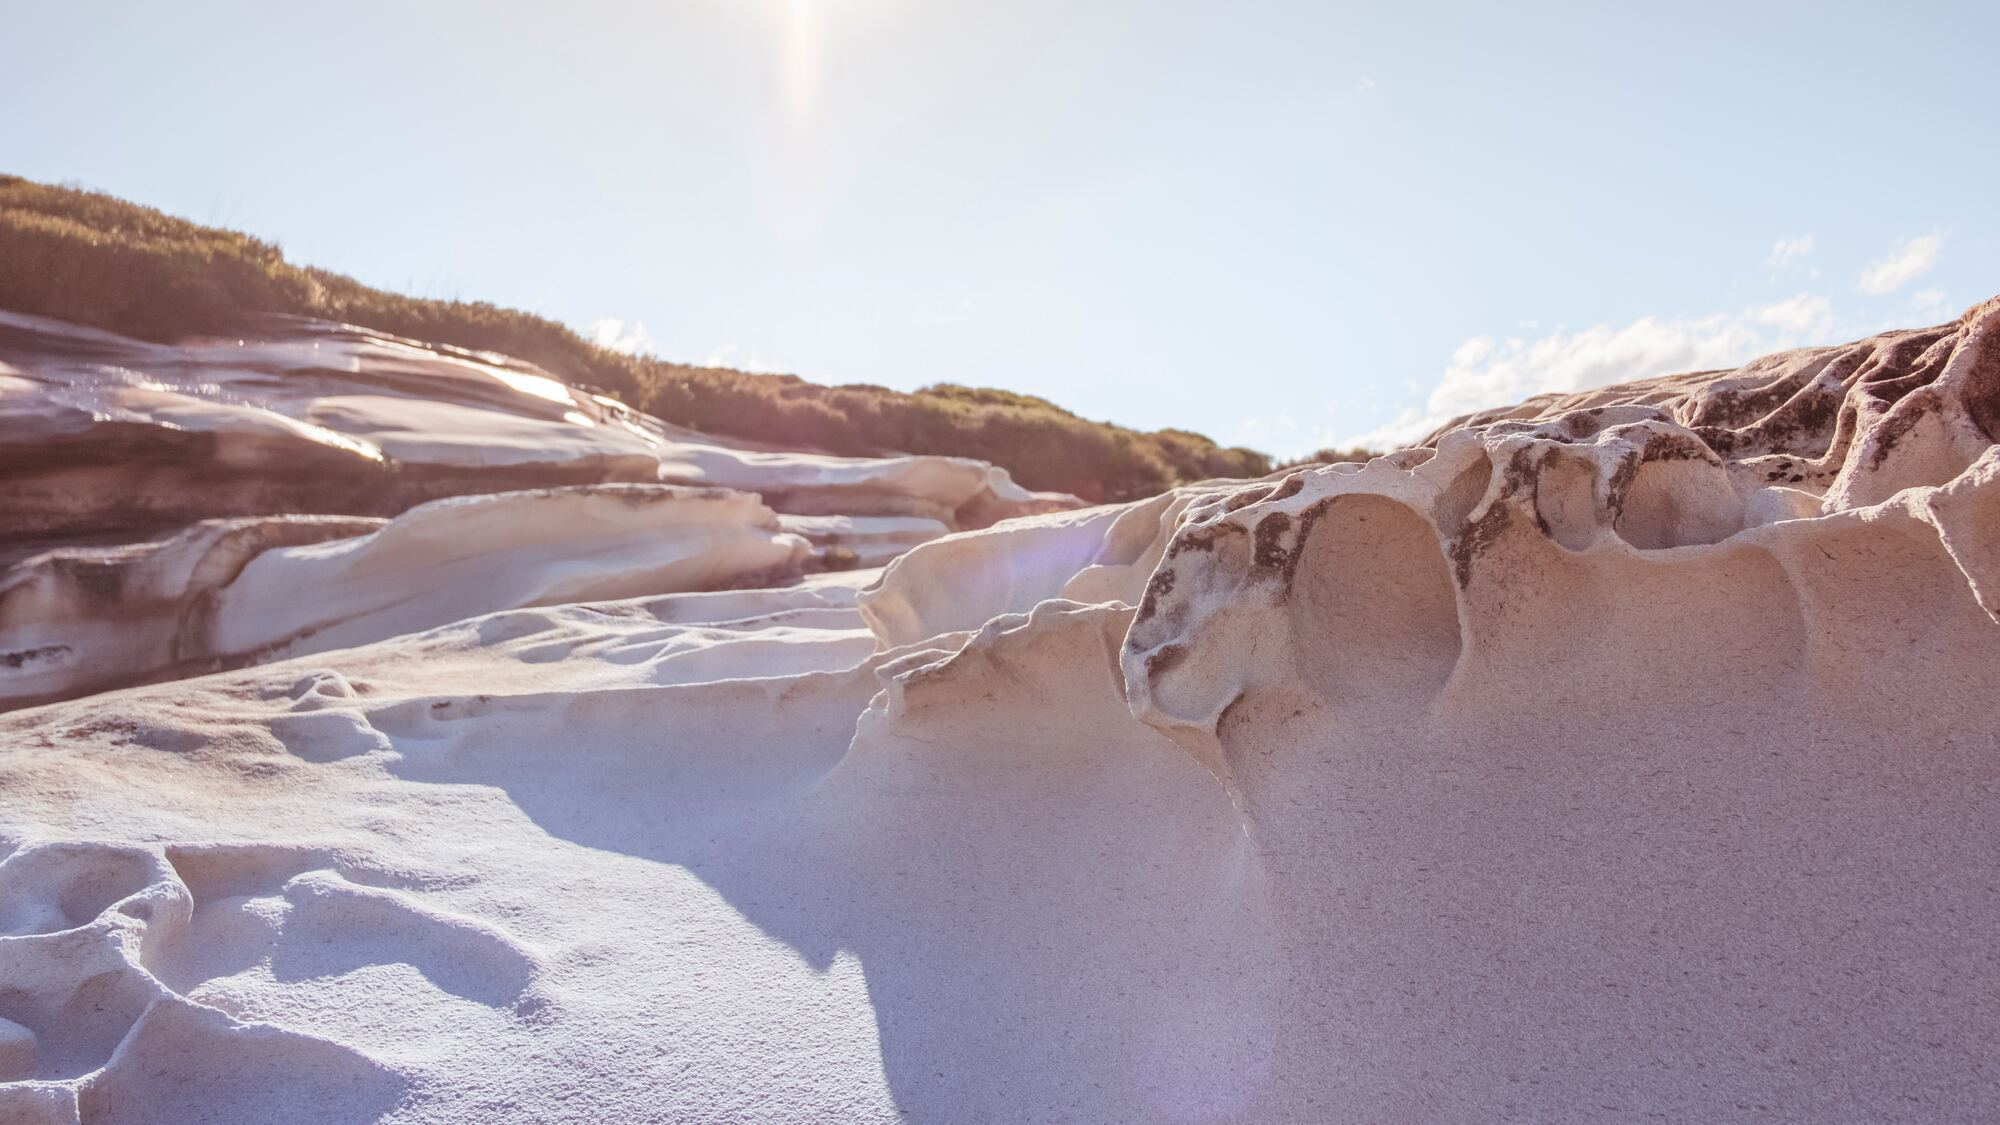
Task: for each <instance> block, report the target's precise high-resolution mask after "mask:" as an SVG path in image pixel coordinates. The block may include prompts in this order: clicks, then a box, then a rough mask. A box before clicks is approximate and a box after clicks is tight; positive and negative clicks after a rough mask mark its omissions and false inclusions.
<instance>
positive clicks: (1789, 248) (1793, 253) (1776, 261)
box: [1764, 234, 1819, 270]
mask: <svg viewBox="0 0 2000 1125" xmlns="http://www.w3.org/2000/svg"><path fill="white" fill-rule="evenodd" d="M1818 242H1819V239H1818V237H1817V236H1815V235H1812V234H1802V235H1799V236H1798V237H1796V238H1781V239H1779V240H1778V241H1777V242H1776V243H1775V244H1773V245H1772V247H1771V256H1770V257H1768V258H1766V259H1764V264H1765V265H1767V266H1769V267H1771V268H1772V269H1774V270H1781V269H1784V268H1786V267H1787V266H1790V265H1793V264H1795V263H1797V262H1798V261H1799V259H1801V258H1804V257H1805V256H1806V255H1807V254H1810V253H1812V252H1813V246H1814V245H1816V244H1817V243H1818Z"/></svg>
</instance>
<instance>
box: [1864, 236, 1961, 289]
mask: <svg viewBox="0 0 2000 1125" xmlns="http://www.w3.org/2000/svg"><path fill="white" fill-rule="evenodd" d="M1942 249H1944V239H1943V238H1942V237H1940V236H1938V235H1935V234H1926V235H1923V236H1922V237H1919V238H1906V239H1904V240H1902V241H1901V242H1898V243H1897V244H1896V245H1895V247H1894V248H1892V249H1891V250H1890V251H1889V252H1888V253H1887V254H1885V255H1883V256H1882V257H1881V258H1880V259H1878V260H1876V261H1874V262H1872V263H1870V264H1869V266H1868V268H1867V269H1865V270H1862V271H1861V279H1860V282H1859V285H1860V287H1861V291H1862V292H1863V293H1893V292H1895V291H1896V290H1898V289H1901V288H1902V287H1903V286H1905V285H1908V284H1909V283H1910V282H1912V281H1915V280H1916V279H1917V278H1918V277H1921V276H1922V275H1923V274H1924V272H1925V271H1926V270H1928V269H1930V268H1931V266H1933V265H1935V264H1936V263H1937V257H1938V251H1940V250H1942Z"/></svg>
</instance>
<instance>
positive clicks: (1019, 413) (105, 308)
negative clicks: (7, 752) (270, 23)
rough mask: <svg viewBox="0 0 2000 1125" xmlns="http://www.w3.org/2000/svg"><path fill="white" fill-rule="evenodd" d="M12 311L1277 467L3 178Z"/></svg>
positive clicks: (793, 420) (1, 212) (1132, 485)
mask: <svg viewBox="0 0 2000 1125" xmlns="http://www.w3.org/2000/svg"><path fill="white" fill-rule="evenodd" d="M0 308H5V309H10V310H13V311H15V312H23V313H32V314H35V315H38V316H48V317H55V318H59V319H62V320H67V321H71V322H74V323H78V324H86V325H90V326H93V327H96V328H103V329H106V330H109V331H112V332H118V333H122V334H124V335H128V336H136V337H139V338H142V339H147V340H173V339H176V338H180V337H185V336H192V335H205V334H213V333H227V332H230V331H233V330H235V329H237V328H240V327H241V326H243V325H244V323H245V322H246V320H247V319H248V318H251V317H255V316H257V315H260V314H270V313H280V314H294V315H300V316H313V317H321V318H325V319H328V320H336V321H342V322H345V323H349V324H358V325H362V326H364V327H368V328H373V329H376V330H378V331H382V332H389V333H393V334H395V335H399V336H408V337H411V338H414V339H419V340H430V341H436V342H438V343H444V344H452V345H455V346H458V347H463V348H475V349H480V350H485V351H496V352H504V353H506V354H508V355H512V356H518V357H520V358H521V359H525V360H527V361H529V362H531V363H534V364H537V365H539V366H541V367H543V368H545V369H547V370H548V371H550V372H551V373H553V374H555V375H557V376H559V377H561V378H563V379H567V380H569V381H570V382H572V383H576V384H579V385H586V386H592V387H596V388H598V389H600V390H603V391H605V392H607V393H610V394H614V395H616V396H618V397H619V398H621V399H623V400H625V401H626V402H628V403H631V404H632V405H634V406H637V407H639V408H640V409H642V410H646V411H649V412H651V413H652V414H654V415H657V416H658V417H660V418H662V419H665V420H666V421H668V422H673V423H676V424H678V425H682V426H687V427H690V428H692V429H697V430H703V431H706V432H709V433H717V434H731V435H734V436H737V437H744V438H751V439H754V440H757V441H764V442H772V443H777V444H783V445H793V446H806V447H812V448H817V449H823V450H826V451H828V452H832V453H839V454H848V455H856V456H863V455H875V454H881V453H888V452H905V453H938V454H951V455H956V456H962V457H977V458H979V459H981V460H985V461H991V462H993V463H994V464H996V465H1001V466H1003V467H1005V468H1006V469H1008V470H1009V471H1011V472H1012V473H1013V474H1014V477H1015V479H1017V480H1019V481H1020V482H1021V483H1022V484H1024V485H1026V486H1028V487H1030V488H1044V489H1061V490H1063V491H1067V492H1075V493H1077V494H1079V495H1082V496H1085V497H1087V498H1090V499H1105V500H1123V499H1130V498H1134V497H1139V496H1147V495H1151V494H1153V493H1156V492H1159V491H1161V490H1163V489H1166V488H1169V487H1172V486H1173V485H1175V484H1179V483H1182V482H1185V481H1190V480H1199V479H1202V478H1204V477H1217V476H1260V475H1262V474H1264V473H1265V472H1268V471H1269V469H1270V467H1271V466H1270V459H1269V458H1268V457H1266V456H1264V455H1263V454H1261V453H1258V452H1256V451H1255V450H1250V449H1241V448H1234V449H1224V448H1222V447H1220V446H1218V445H1216V444H1215V443H1214V442H1212V441H1210V440H1209V439H1207V438H1205V437H1203V436H1201V435H1200V434H1194V433H1189V432H1187V431H1185V430H1160V431H1157V432H1154V433H1141V432H1138V431H1135V430H1128V429H1125V428H1123V427H1120V426H1114V425H1110V424H1107V423H1102V422H1092V421H1088V420H1086V419H1083V418H1079V417H1077V416H1076V415H1074V414H1071V413H1070V412H1069V411H1066V410H1063V409H1062V408H1060V407H1058V406H1056V405H1055V404H1053V403H1050V402H1048V401H1046V400H1044V399H1039V398H1035V397H1033V396H1030V395H1021V394H1014V393H1011V392H1008V391H1001V390H987V389H981V388H973V387H961V386H955V385H952V384H940V385H937V386H933V387H926V388H924V389H923V390H920V391H917V392H916V393H914V394H904V393H902V392H898V391H891V390H887V389H885V388H882V387H874V386H867V385H850V386H838V387H829V386H823V385H820V384H817V383H808V382H806V381H805V380H803V379H799V378H797V377H795V376H791V375H753V374H749V373H746V372H742V371H732V370H728V369H726V368H717V367H692V366H688V365H686V364H678V363H669V362H666V361H663V360H657V359H652V358H649V357H635V356H629V355H625V354H623V353H620V352H615V351H611V350H609V349H607V348H602V347H599V346H597V345H595V344H592V343H590V342H589V341H586V340H584V339H583V338H582V337H580V336H578V335H577V334H576V333H575V332H573V331H571V330H570V329H568V328H566V327H564V326H563V325H561V324H558V323H556V322H555V321H552V320H549V319H546V318H544V317H539V316H535V315H533V314H532V313H525V312H520V311H518V310H514V309H503V308H499V307H498V306H495V305H490V304H487V303H485V302H483V301H433V300H421V299H418V298H414V297H404V296H400V295H398V294H395V293H386V292H383V291H382V290H379V289H371V288H369V287H368V286H365V285H362V284H361V283H359V282H357V281H355V280H354V279H352V278H349V277H344V276H342V275H340V274H335V273H329V272H327V271H325V270H321V269H315V268H313V267H311V266H300V265H295V264H293V263H291V262H287V261H286V260H285V256H284V254H283V252H281V251H280V250H279V249H278V247H277V246H275V245H273V244H271V243H269V242H264V241H261V240H259V239H256V238H252V237H250V236H248V235H244V234H238V233H236V232H234V231H227V230H219V229H217V228H214V227H206V226H202V225H200V224H198V223H191V222H188V221H186V220H184V219H177V218H174V217H172V216H170V215H165V214H162V213H160V212H159V211H155V210H153V209H151V208H148V207H141V206H138V205H137V204H133V203H127V202H125V201H124V200H121V199H116V198H113V197H112V196H108V195H103V194H100V193H96V192H89V191H82V190H78V189H75V188H68V187H55V186H51V185H48V184H40V183H35V182H33V181H30V180H25V179H21V178H18V177H13V176H5V175H0Z"/></svg>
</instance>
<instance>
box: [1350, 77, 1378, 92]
mask: <svg viewBox="0 0 2000 1125" xmlns="http://www.w3.org/2000/svg"><path fill="white" fill-rule="evenodd" d="M1374 88H1375V80H1374V79H1373V78H1369V77H1368V76H1366V75H1363V76H1362V78H1361V81H1359V82H1356V83H1355V84H1354V92H1355V93H1357V94H1365V93H1367V92H1368V91H1370V90H1373V89H1374Z"/></svg>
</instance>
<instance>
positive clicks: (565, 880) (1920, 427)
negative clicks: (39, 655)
mask: <svg viewBox="0 0 2000 1125" xmlns="http://www.w3.org/2000/svg"><path fill="white" fill-rule="evenodd" d="M1996 334H2000V304H1988V305H1985V306H1981V307H1979V308H1976V309H1974V310H1972V311H1970V312H1969V313H1968V314H1967V315H1966V316H1965V317H1963V318H1961V319H1960V320H1958V321H1956V322H1954V323H1952V324H1949V325H1944V326H1940V327H1938V328H1934V329H1924V330H1919V331H1915V332H1907V333H1892V334H1888V335H1885V336H1881V337H1876V338H1874V339H1871V340H1867V341H1863V342H1860V343H1858V344H1853V345H1848V346H1846V347H1842V348H1830V349H1815V350H1811V351H1806V352H1793V353H1787V354H1785V355H1781V356H1775V357H1771V358H1769V359H1766V360H1761V361H1758V362H1757V363H1753V364H1750V365H1747V366H1746V367H1744V368H1742V369H1739V370H1737V371H1732V372H1714V373H1707V374H1703V375H1699V376H1681V377H1675V378H1670V379H1664V380H1654V381H1650V382H1647V383H1640V384H1631V385H1627V386H1624V387H1617V388H1610V389H1607V390H1604V391H1597V392H1591V393H1589V394H1588V395H1584V396H1576V397H1574V398H1571V399H1567V400H1538V401H1536V402H1533V403H1529V404H1526V405H1525V406H1523V407H1521V408H1518V409H1515V410H1510V411H1502V412H1495V413H1492V414H1490V415H1486V416H1481V417H1476V418H1473V419H1468V420H1465V421H1464V422H1462V423H1461V424H1459V425H1456V426H1453V427H1450V428H1448V429H1447V430H1446V431H1445V432H1442V433H1440V434H1439V435H1437V436H1436V437H1435V438H1434V440H1433V441H1431V442H1429V443H1427V444H1426V445H1425V446H1424V447H1422V448H1418V449H1412V450H1404V451H1400V452H1397V453H1395V454H1393V455H1391V456H1388V457H1384V458H1380V459H1377V460H1375V461H1373V462H1370V463H1368V464H1366V465H1342V466H1331V467H1326V468H1318V469H1304V470H1300V471H1297V472H1294V473H1291V474H1288V475H1285V476H1283V477H1281V478H1276V479H1271V480H1265V481H1256V482H1218V483H1211V484H1207V485H1203V486H1198V487H1194V488H1189V489H1185V490H1181V491H1178V492H1176V493H1174V494H1171V495H1169V496H1165V497H1161V498H1156V499H1154V500H1151V501H1146V502H1143V503H1139V504H1132V505H1125V506H1122V507H1116V508H1103V509H1095V510H1090V511H1084V512H1071V513H1061V514H1054V515H1041V516H1032V517H1029V518H1025V519H1017V520H1011V521H1006V522H1003V523H1001V524H999V525H997V526H995V527H993V528H991V529H988V530H985V531H980V532H974V533H969V534H959V535H952V536H946V537H943V538H938V539H935V540H933V541H930V542H927V543H924V544H922V545H920V546H917V547H916V548H914V549H913V550H911V551H909V552H908V553H907V554H904V555H902V556H900V557H898V558H897V559H896V560H894V561H893V562H892V563H891V564H890V565H888V566H887V567H886V568H884V569H882V570H880V571H857V572H850V573H843V574H829V575H819V576H814V577H811V578H808V579H805V580H804V581H802V582H800V583H798V584H795V585H792V586H789V587H785V588H781V589H769V590H732V591H718V592H712V593H694V594H679V595H672V596H665V597H652V598H639V599H628V600H622V601H607V602H598V603H591V604H568V605H554V606H542V607H535V608H524V609H516V610H511V611H508V612H502V613H497V614H489V615H486V616H480V617H474V618H471V619H469V620H465V621H459V622H454V623H451V624H444V625H440V626H439V627H437V628H434V629H430V630H428V631H425V632H420V633H415V634H411V635H406V636H402V637H398V638H395V639H392V640H387V641H382V642H378V643H375V644H370V645H365V646H362V647H357V648H349V649H343V650H337V651H326V652H318V653H314V654H311V655H306V656H301V657H298V658H295V659H290V660H286V661H282V662H279V663H274V664H269V665H265V666H261V667H255V668H250V669H245V670H241V671H236V672H228V673H223V674H219V675H212V676H206V677H202V678H198V679H193V680H187V681H182V682H178V683H172V684H162V685H156V686H151V687H141V688H133V689H128V690H122V691H115V692H109V693H105V694H101V695H97V696H93V697H90V698H87V699H82V700H75V701H71V702H67V703H61V704H56V705H52V706H46V707H40V708H34V709H30V710H25V711H20V712H16V713H13V714H11V715H7V716H4V717H0V849H4V850H5V852H6V855H5V858H4V860H0V933H4V934H5V935H7V936H4V937H0V1020H4V1021H5V1022H4V1023H0V1068H5V1070H4V1073H0V1082H4V1084H0V1118H3V1119H6V1120H10V1121H23V1122H44V1121H47V1122H74V1121H89V1122H94V1123H95V1122H121V1121H138V1120H144V1121H162V1120H171V1121H245V1120H302V1121H304V1120H310V1121H349V1122H373V1121H385V1122H404V1123H407V1122H511V1121H520V1120H537V1121H576V1122H604V1121H621V1122H623V1121H660V1122H678V1121H691V1120H700V1121H727V1120H757V1121H780V1122H822V1121H871V1120H880V1121H892V1120H902V1119H907V1120H919V1121H952V1122H955V1121H987V1120H1003V1121H1089V1122H1106V1121H1134V1122H1156V1121H1232V1122H1267V1121H1276V1122H1289V1121H1297V1122H1324V1121H1466V1122H1471V1121H1478V1122H1485V1121H1509V1120H1514V1121H1533V1122H1549V1121H1605V1120H1612V1121H1628V1120H1631V1121H1637V1120H1649V1119H1659V1120H1673V1121H1753V1120H1754V1121H1785V1122H1802V1123H1803V1122H1815V1123H1817V1122H1846V1121H1856V1122H1858V1121H1871V1122H1872V1121H1909V1122H1940V1121H1952V1122H1958V1121H1964V1122H1977V1121H1988V1120H1993V1119H1994V1118H1996V1117H2000V1073H1996V1072H1995V1070H1994V1067H1993V1063H1992V1059H1993V1058H1994V1057H1995V1054H1996V1049H2000V960H1996V958H1994V957H1993V956H1992V941H1993V936H1992V935H1993V934H1994V933H1995V932H1996V931H2000V881H1996V880H1995V878H1994V870H1995V863H1996V860H1997V859H2000V818H1997V817H1995V816H1994V815H1993V809H1992V802H1993V800H1994V794H1995V793H2000V718H1996V713H1995V710H1994V708H1993V706H1992V701H1993V699H1994V698H1995V695H1996V688H2000V624H1996V619H1995V613H1996V612H1997V611H2000V605H1996V593H2000V556H1996V553H1995V551H1996V547H2000V541H1997V540H2000V531H1996V528H2000V447H1996V440H1995V439H1996V436H2000V338H1996ZM337 542H340V541H338V540H329V541H328V543H321V544H317V545H315V544H307V543H300V544H298V545H296V546H291V547H283V548H277V550H281V551H291V552H294V553H295V555H298V554H309V553H312V552H320V551H327V550H331V549H333V548H331V547H330V546H329V545H328V544H329V543H337ZM253 565H254V564H253ZM301 565H303V564H301ZM528 569H530V570H532V569H533V567H532V566H531V567H529V568H528ZM499 579H500V576H498V575H496V576H495V581H498V580H499Z"/></svg>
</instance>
